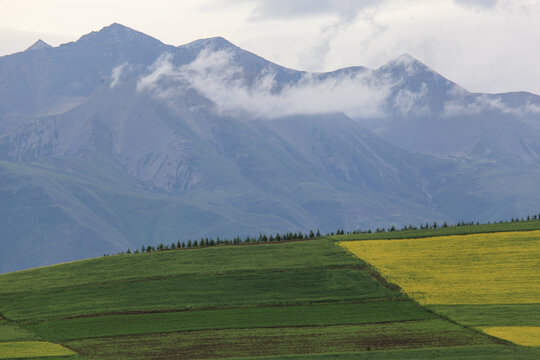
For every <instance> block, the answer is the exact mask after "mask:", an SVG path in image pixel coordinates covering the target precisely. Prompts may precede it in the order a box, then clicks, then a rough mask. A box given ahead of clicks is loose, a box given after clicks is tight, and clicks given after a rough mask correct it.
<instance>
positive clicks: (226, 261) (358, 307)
mask: <svg viewBox="0 0 540 360" xmlns="http://www.w3.org/2000/svg"><path fill="white" fill-rule="evenodd" d="M346 237H347V235H345V236H341V237H340V239H341V238H346ZM0 313H1V314H2V315H3V316H4V317H5V320H2V323H1V324H0V342H5V343H7V342H9V341H14V340H15V339H17V338H25V339H35V340H41V341H51V342H55V343H58V344H61V345H63V346H65V347H67V348H69V349H72V350H74V351H75V352H77V353H78V355H77V356H76V357H74V356H69V355H68V356H66V357H62V358H66V359H79V358H88V359H178V358H182V359H233V358H264V359H267V358H268V359H321V360H323V359H324V360H326V359H336V360H338V359H364V358H370V359H371V358H373V359H379V358H380V359H398V358H399V359H424V358H433V359H453V358H471V359H487V358H493V359H503V358H504V359H535V358H536V357H537V355H538V353H537V352H534V351H533V350H531V349H527V348H522V347H517V346H514V345H511V344H509V343H506V342H503V341H499V340H497V339H495V338H492V337H489V336H486V335H484V334H482V333H480V332H478V331H475V330H472V329H470V328H468V327H464V326H461V325H459V324H457V323H454V322H451V321H448V320H446V318H444V317H440V316H439V315H437V314H436V313H433V312H431V311H428V310H426V309H423V308H422V307H420V306H418V305H417V304H416V303H414V302H412V301H411V300H410V299H408V298H407V297H406V296H405V295H403V294H401V293H400V292H399V290H397V289H396V288H395V287H393V286H389V285H388V284H386V282H384V280H382V279H380V278H379V277H378V276H376V274H374V273H373V270H372V268H371V267H370V266H369V265H368V264H365V263H364V262H362V261H361V260H360V259H357V258H355V257H353V256H351V255H350V254H349V253H347V252H346V251H345V250H343V249H342V248H341V247H338V246H336V245H335V244H334V241H333V240H332V239H329V238H322V239H315V240H309V241H298V242H289V243H274V244H258V245H239V246H216V247H211V248H200V249H187V250H171V251H163V252H153V253H142V254H131V255H117V256H107V257H102V258H96V259H89V260H83V261H77V262H73V263H66V264H60V265H55V266H48V267H43V268H37V269H31V270H25V271H20V272H15V273H9V274H4V275H0ZM0 358H2V354H1V351H0ZM8 358H9V357H8ZM11 358H12V357H11ZM43 358H47V357H43Z"/></svg>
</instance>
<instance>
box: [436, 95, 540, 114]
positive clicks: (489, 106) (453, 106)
mask: <svg viewBox="0 0 540 360" xmlns="http://www.w3.org/2000/svg"><path fill="white" fill-rule="evenodd" d="M485 111H498V112H501V113H503V114H511V115H516V116H522V115H524V114H538V113H540V106H538V105H537V104H532V103H530V102H527V103H526V104H524V105H521V106H509V105H507V104H505V103H504V102H503V100H502V99H501V98H500V97H499V96H493V95H486V94H483V95H480V96H477V97H475V98H474V100H473V101H471V102H467V101H466V99H464V98H457V99H455V100H452V101H448V102H446V104H445V105H444V115H445V116H460V115H474V114H479V113H481V112H485Z"/></svg>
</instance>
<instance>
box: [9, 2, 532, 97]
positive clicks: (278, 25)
mask: <svg viewBox="0 0 540 360" xmlns="http://www.w3.org/2000/svg"><path fill="white" fill-rule="evenodd" d="M0 9H2V11H1V12H0V55H6V54H10V53H13V52H17V51H21V50H24V49H25V48H27V47H28V46H30V45H31V44H32V43H33V42H34V41H35V40H37V39H38V38H41V39H43V40H44V41H46V42H47V43H49V44H51V45H53V46H57V45H59V44H61V43H64V42H68V41H74V40H77V39H78V38H79V37H80V36H82V35H84V34H86V33H88V32H90V31H94V30H99V29H101V28H102V27H104V26H107V25H110V24H111V23H113V22H118V23H121V24H123V25H126V26H129V27H131V28H134V29H136V30H139V31H142V32H144V33H146V34H148V35H151V36H154V37H156V38H158V39H160V40H161V41H163V42H164V43H167V44H172V45H181V44H184V43H187V42H190V41H193V40H196V39H200V38H205V37H212V36H223V37H225V38H227V39H228V40H229V41H231V42H233V43H235V44H236V45H238V46H240V47H242V48H244V49H246V50H249V51H252V52H254V53H256V54H258V55H260V56H263V57H265V58H266V59H268V60H271V61H274V62H276V63H279V64H281V65H284V66H287V67H291V68H294V69H299V70H308V71H328V70H334V69H337V68H341V67H346V66H352V65H363V66H367V67H370V68H377V67H379V66H381V65H382V64H384V63H385V62H387V61H388V60H390V59H393V58H395V57H397V56H399V55H401V54H403V53H408V54H410V55H412V56H413V57H415V58H417V59H419V60H420V61H422V62H424V63H425V64H427V65H428V66H430V67H431V68H433V69H434V70H436V71H438V72H439V73H441V74H442V75H444V76H445V77H447V78H449V79H450V80H453V81H455V82H457V83H458V84H460V85H462V86H464V87H465V88H467V89H468V90H470V91H478V92H505V91H518V90H524V91H532V92H535V93H537V94H540V66H539V65H538V64H539V63H540V39H539V35H540V0H446V1H445V0H440V1H438V0H392V1H390V0H386V1H385V0H197V1H195V0H182V1H176V0H153V1H139V0H130V1H114V0H91V1H90V0H47V1H43V0H17V1H14V0H0Z"/></svg>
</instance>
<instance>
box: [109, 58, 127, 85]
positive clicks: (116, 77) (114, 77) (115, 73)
mask: <svg viewBox="0 0 540 360" xmlns="http://www.w3.org/2000/svg"><path fill="white" fill-rule="evenodd" d="M126 66H127V63H123V64H121V65H118V66H116V67H115V68H114V69H113V70H112V73H111V84H110V87H111V89H112V88H114V87H115V86H116V85H117V84H118V82H119V81H120V77H121V76H122V72H123V71H124V68H125V67H126Z"/></svg>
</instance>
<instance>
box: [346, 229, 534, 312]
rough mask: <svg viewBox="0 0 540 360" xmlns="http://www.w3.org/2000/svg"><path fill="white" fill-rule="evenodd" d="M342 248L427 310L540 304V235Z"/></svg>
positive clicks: (351, 243)
mask: <svg viewBox="0 0 540 360" xmlns="http://www.w3.org/2000/svg"><path fill="white" fill-rule="evenodd" d="M340 245H341V246H343V247H344V248H346V249H347V250H349V251H350V252H351V253H353V254H355V255H356V256H358V257H359V258H361V259H363V260H365V261H367V262H368V263H370V264H371V265H373V266H375V267H376V268H377V270H378V271H379V272H380V273H381V274H382V275H383V276H384V277H385V278H386V279H388V280H389V281H391V282H393V283H395V284H398V285H399V286H400V287H401V288H402V289H403V290H404V291H405V292H406V293H407V294H409V295H410V296H411V297H413V298H414V299H416V300H417V301H418V302H419V303H421V304H423V305H435V304H440V305H443V304H527V303H540V276H539V275H540V270H539V269H540V231H527V232H504V233H489V234H474V235H456V236H439V237H431V238H425V239H404V240H369V241H344V242H341V243H340Z"/></svg>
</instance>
